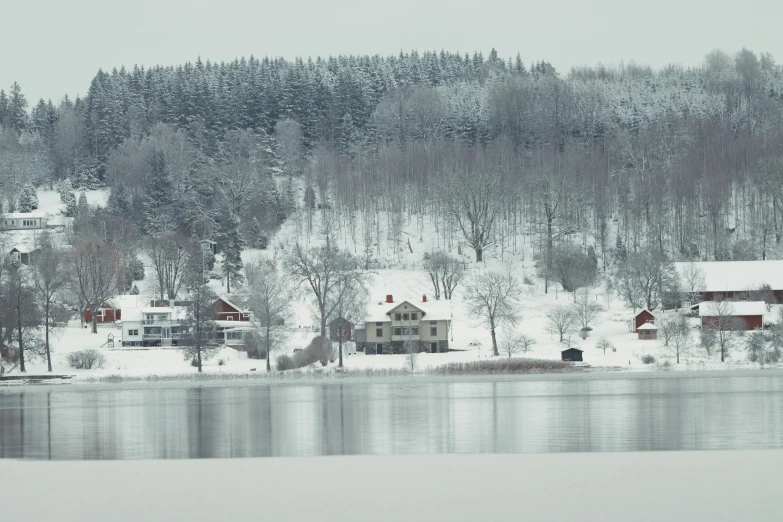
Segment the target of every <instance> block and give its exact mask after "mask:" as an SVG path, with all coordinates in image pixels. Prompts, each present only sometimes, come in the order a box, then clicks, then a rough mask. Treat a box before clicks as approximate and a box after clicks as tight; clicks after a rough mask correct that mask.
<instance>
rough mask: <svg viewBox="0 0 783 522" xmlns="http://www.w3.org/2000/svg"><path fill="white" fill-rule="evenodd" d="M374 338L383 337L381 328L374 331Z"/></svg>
mask: <svg viewBox="0 0 783 522" xmlns="http://www.w3.org/2000/svg"><path fill="white" fill-rule="evenodd" d="M375 337H383V328H376V329H375Z"/></svg>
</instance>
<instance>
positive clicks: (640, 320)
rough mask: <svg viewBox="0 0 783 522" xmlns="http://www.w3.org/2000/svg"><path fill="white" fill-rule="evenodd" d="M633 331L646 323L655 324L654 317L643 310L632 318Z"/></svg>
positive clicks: (649, 312) (646, 310)
mask: <svg viewBox="0 0 783 522" xmlns="http://www.w3.org/2000/svg"><path fill="white" fill-rule="evenodd" d="M633 323H634V324H633V331H634V332H635V331H637V330H638V329H639V327H640V326H642V325H643V324H647V323H655V316H654V315H653V314H652V312H651V311H649V310H648V309H646V308H645V309H644V310H642V311H641V312H639V313H638V314H636V315H635V316H634V318H633Z"/></svg>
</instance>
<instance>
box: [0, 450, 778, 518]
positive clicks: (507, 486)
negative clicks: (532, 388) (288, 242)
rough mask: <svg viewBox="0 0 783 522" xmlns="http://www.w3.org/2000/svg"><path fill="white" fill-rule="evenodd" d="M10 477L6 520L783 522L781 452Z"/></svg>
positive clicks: (340, 461) (28, 467)
mask: <svg viewBox="0 0 783 522" xmlns="http://www.w3.org/2000/svg"><path fill="white" fill-rule="evenodd" d="M0 476H2V477H4V478H5V479H6V480H4V481H3V487H2V489H0V515H2V519H3V520H9V521H11V520H58V521H62V522H91V521H100V522H126V521H127V522H137V521H140V520H144V521H153V520H154V521H163V520H187V521H190V522H201V521H204V522H213V521H215V520H225V521H245V520H275V521H277V520H291V521H295V520H303V521H309V520H318V521H319V522H330V521H348V520H357V521H366V520H374V521H395V522H396V521H402V520H411V521H417V520H432V521H436V520H437V521H440V520H443V521H448V522H460V521H466V522H475V521H490V520H491V521H493V522H498V521H504V520H509V521H511V520H513V521H518V520H535V521H557V522H562V521H574V522H577V521H578V522H590V521H601V522H628V521H636V522H661V521H666V522H696V521H710V522H737V521H749V522H750V521H752V522H767V521H770V522H772V521H779V520H781V519H783V506H781V504H780V503H779V502H778V501H777V497H778V488H779V484H780V483H781V481H783V451H780V450H772V451H729V452H717V451H706V452H672V453H670V452H643V453H565V454H533V455H429V456H394V457H316V458H266V459H233V460H211V459H197V460H180V461H176V460H174V461H172V460H157V461H98V462H86V461H79V462H58V461H53V462H33V461H12V460H11V461H9V460H0ZM213 477H216V478H217V479H216V480H213ZM9 478H10V479H9ZM31 484H34V485H35V486H34V487H31Z"/></svg>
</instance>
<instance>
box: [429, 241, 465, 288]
mask: <svg viewBox="0 0 783 522" xmlns="http://www.w3.org/2000/svg"><path fill="white" fill-rule="evenodd" d="M424 269H425V270H426V271H427V273H429V275H430V280H431V281H432V288H433V290H434V292H435V299H436V300H439V299H440V296H441V292H442V293H443V298H444V299H451V296H452V294H453V293H454V289H456V288H457V285H458V284H459V282H460V281H461V280H462V278H463V276H464V275H465V265H464V264H463V263H462V261H460V260H459V259H457V258H456V257H454V256H452V255H450V254H448V253H447V252H444V251H443V250H435V251H433V252H427V253H426V254H424Z"/></svg>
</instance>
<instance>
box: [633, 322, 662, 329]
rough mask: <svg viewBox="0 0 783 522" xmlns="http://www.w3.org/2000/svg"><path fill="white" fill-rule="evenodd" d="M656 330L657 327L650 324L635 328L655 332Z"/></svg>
mask: <svg viewBox="0 0 783 522" xmlns="http://www.w3.org/2000/svg"><path fill="white" fill-rule="evenodd" d="M657 329H658V327H657V326H655V325H654V324H652V323H644V324H643V325H641V326H640V327H639V328H637V330H657Z"/></svg>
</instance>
